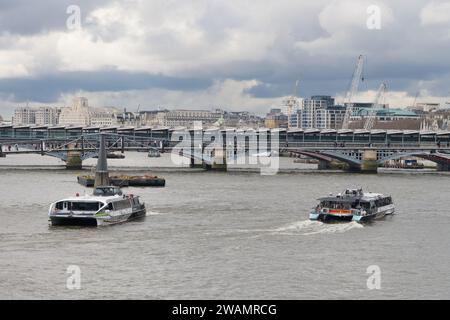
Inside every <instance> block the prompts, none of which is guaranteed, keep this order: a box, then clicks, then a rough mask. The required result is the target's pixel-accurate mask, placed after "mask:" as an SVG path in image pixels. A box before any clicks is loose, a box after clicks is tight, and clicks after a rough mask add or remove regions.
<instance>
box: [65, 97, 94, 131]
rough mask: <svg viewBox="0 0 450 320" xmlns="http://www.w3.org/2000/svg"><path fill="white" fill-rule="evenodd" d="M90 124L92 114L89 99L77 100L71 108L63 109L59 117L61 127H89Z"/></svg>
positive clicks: (81, 98) (74, 100) (80, 98)
mask: <svg viewBox="0 0 450 320" xmlns="http://www.w3.org/2000/svg"><path fill="white" fill-rule="evenodd" d="M90 123H91V114H90V108H89V105H88V99H87V98H84V97H79V98H75V99H73V104H72V106H71V107H66V108H62V109H61V114H60V116H59V124H61V125H80V126H89V125H90Z"/></svg>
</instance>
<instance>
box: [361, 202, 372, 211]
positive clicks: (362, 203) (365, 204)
mask: <svg viewBox="0 0 450 320" xmlns="http://www.w3.org/2000/svg"><path fill="white" fill-rule="evenodd" d="M360 205H361V207H363V208H364V210H369V209H370V202H360Z"/></svg>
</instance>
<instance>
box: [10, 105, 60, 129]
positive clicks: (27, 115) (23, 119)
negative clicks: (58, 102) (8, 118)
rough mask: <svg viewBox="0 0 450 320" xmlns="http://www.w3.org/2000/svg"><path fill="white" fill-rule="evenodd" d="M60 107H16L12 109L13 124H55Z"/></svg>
mask: <svg viewBox="0 0 450 320" xmlns="http://www.w3.org/2000/svg"><path fill="white" fill-rule="evenodd" d="M59 112H60V109H58V108H53V107H18V108H16V109H15V110H14V115H13V120H12V122H13V124H14V125H30V124H34V125H56V124H58V118H59Z"/></svg>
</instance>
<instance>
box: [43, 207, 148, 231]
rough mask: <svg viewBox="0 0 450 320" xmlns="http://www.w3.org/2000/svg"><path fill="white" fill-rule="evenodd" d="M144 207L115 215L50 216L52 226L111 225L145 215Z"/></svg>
mask: <svg viewBox="0 0 450 320" xmlns="http://www.w3.org/2000/svg"><path fill="white" fill-rule="evenodd" d="M145 214H146V209H145V208H142V209H139V210H136V211H133V212H132V213H130V214H126V215H121V216H115V217H101V218H100V217H95V216H92V217H73V216H72V217H71V216H50V222H51V225H52V226H84V227H98V226H106V225H113V224H118V223H123V222H127V221H130V220H135V219H139V218H143V217H145Z"/></svg>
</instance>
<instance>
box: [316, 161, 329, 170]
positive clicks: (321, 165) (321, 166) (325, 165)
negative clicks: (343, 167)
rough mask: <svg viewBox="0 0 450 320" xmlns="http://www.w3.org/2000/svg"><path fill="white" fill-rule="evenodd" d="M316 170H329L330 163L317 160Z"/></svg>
mask: <svg viewBox="0 0 450 320" xmlns="http://www.w3.org/2000/svg"><path fill="white" fill-rule="evenodd" d="M317 169H319V170H329V169H331V162H330V161H325V160H319V164H318V165H317Z"/></svg>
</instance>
